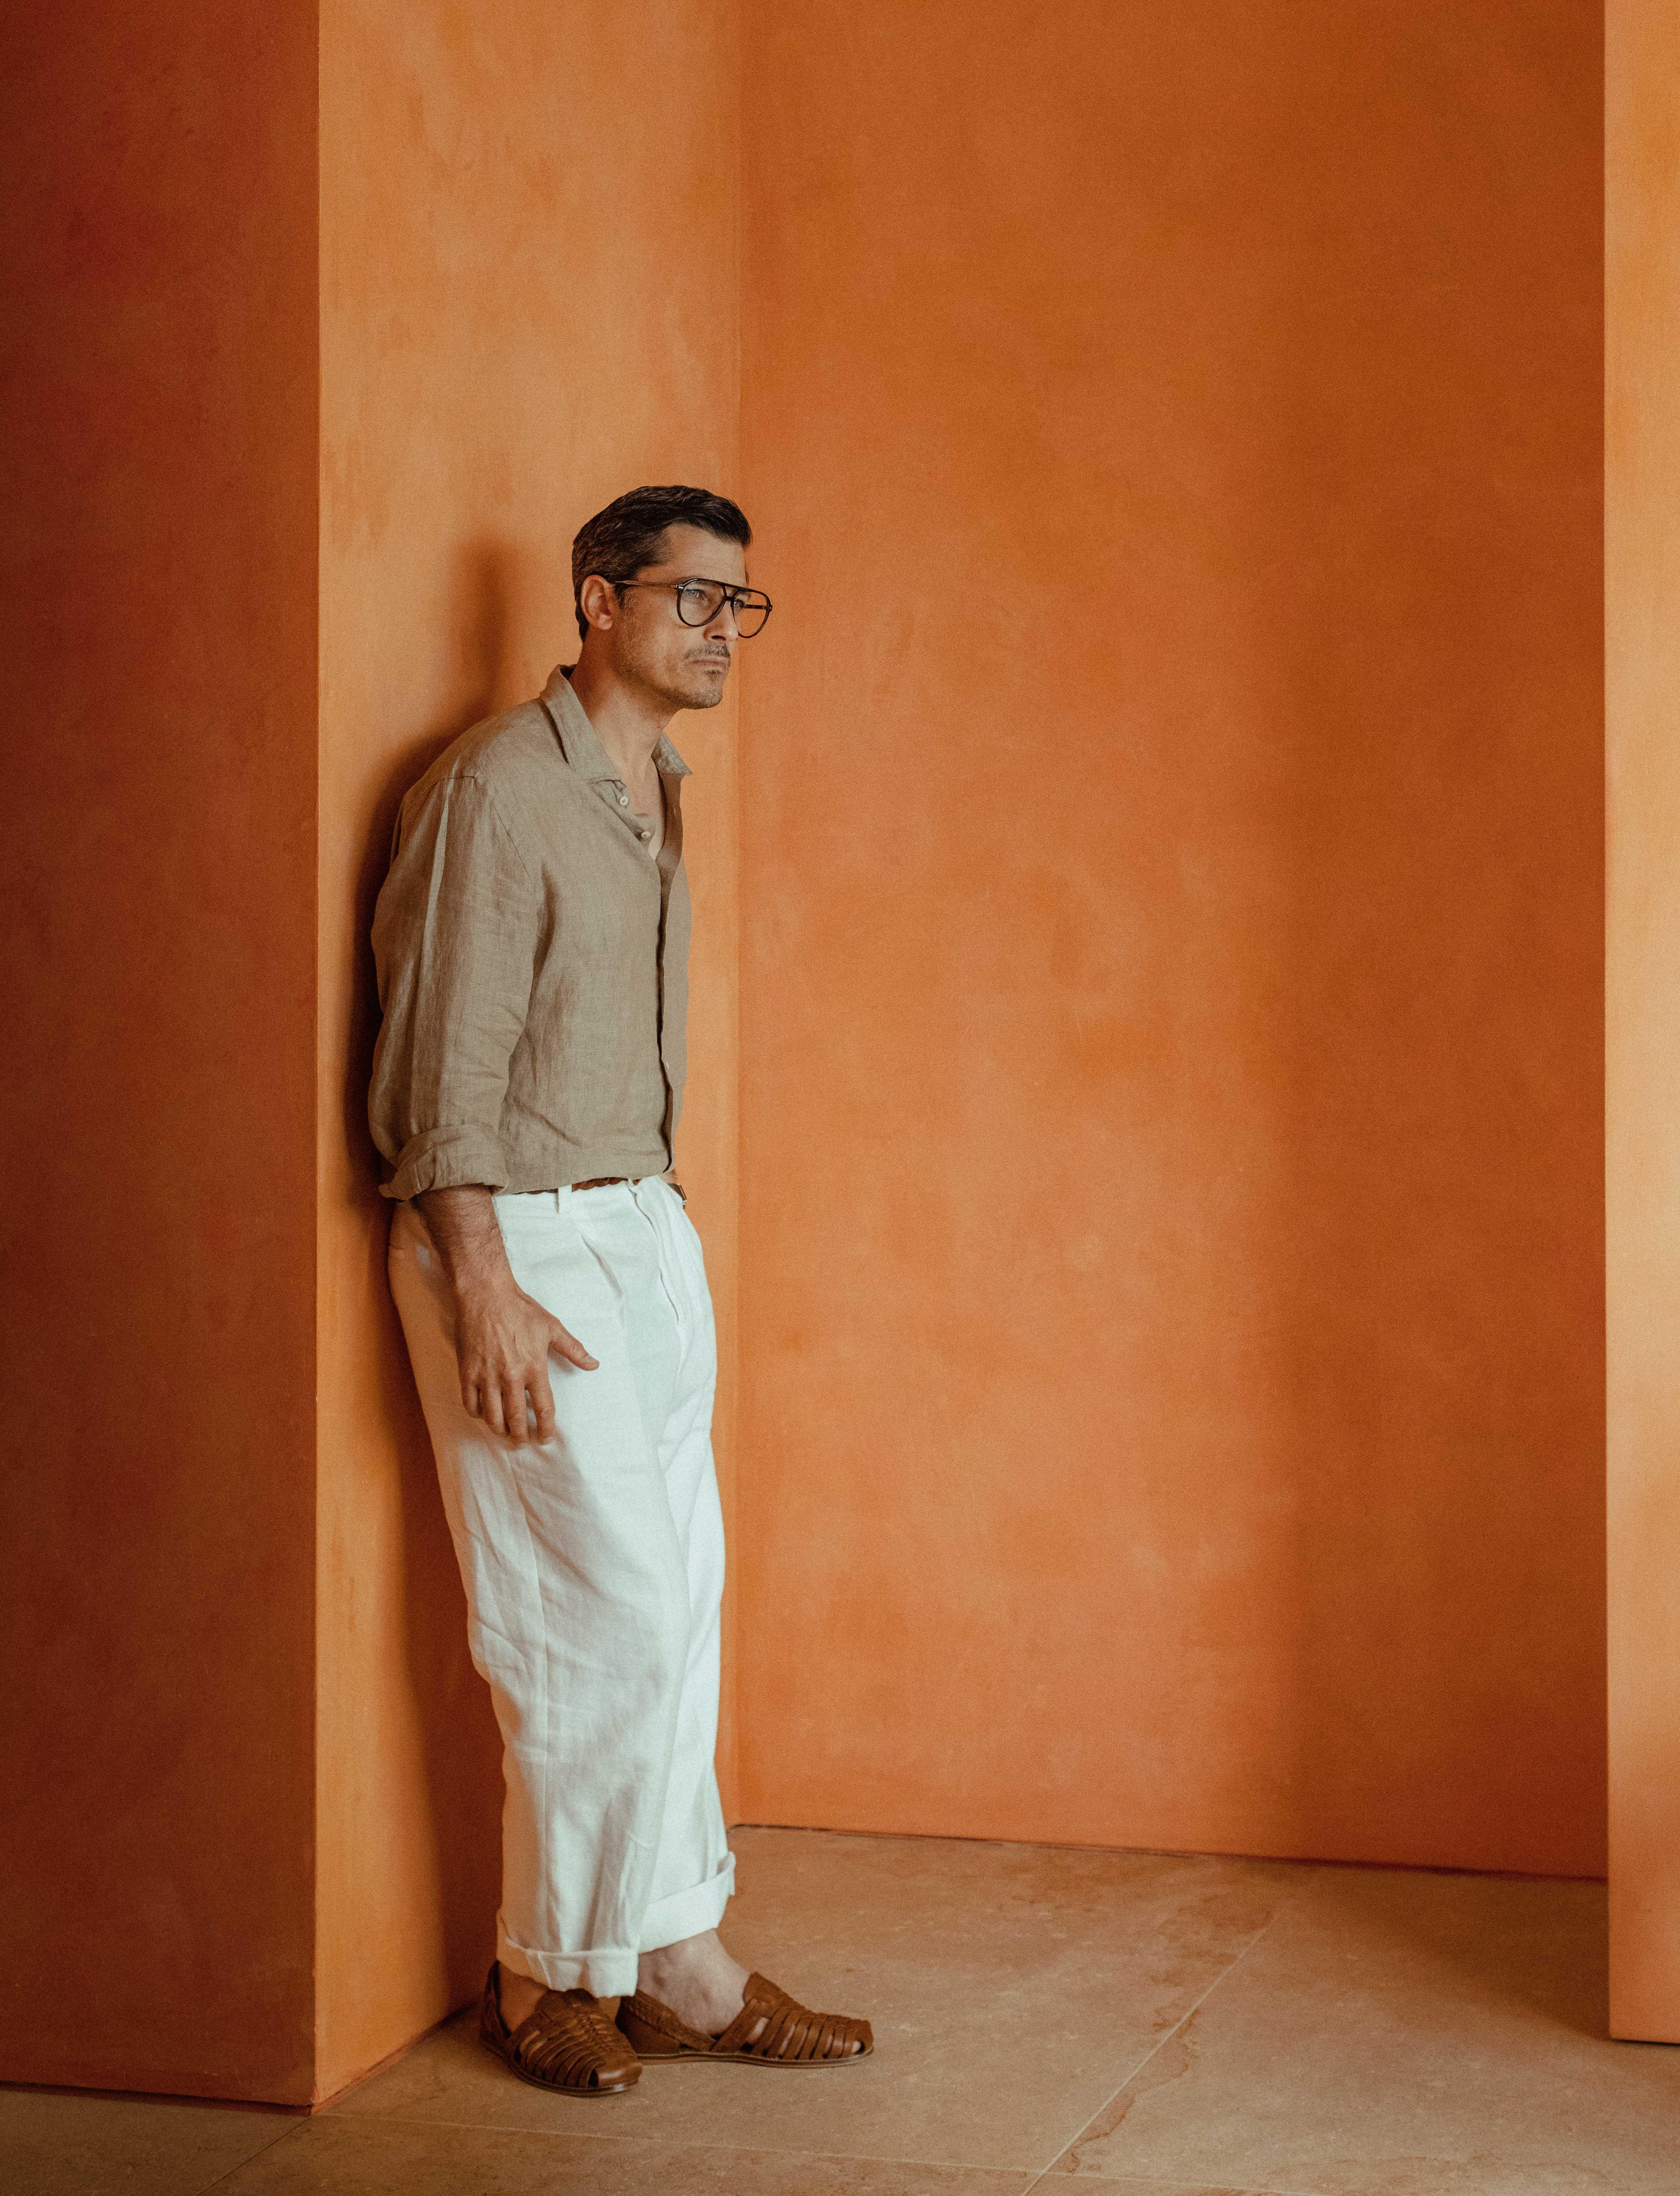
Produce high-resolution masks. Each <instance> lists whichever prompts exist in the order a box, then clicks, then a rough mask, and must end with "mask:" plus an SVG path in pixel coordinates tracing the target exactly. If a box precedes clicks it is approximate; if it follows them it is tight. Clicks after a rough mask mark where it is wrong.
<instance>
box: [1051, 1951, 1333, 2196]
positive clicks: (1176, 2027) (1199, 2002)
mask: <svg viewBox="0 0 1680 2196" xmlns="http://www.w3.org/2000/svg"><path fill="white" fill-rule="evenodd" d="M1277 1919H1278V1916H1277V1915H1275V1914H1273V1915H1271V1916H1268V1917H1267V1920H1266V1921H1264V1922H1263V1923H1262V1924H1261V1927H1259V1928H1258V1929H1256V1931H1255V1933H1254V1934H1253V1936H1252V1937H1250V1939H1249V1940H1248V1942H1247V1944H1246V1945H1244V1947H1243V1949H1242V1950H1241V1951H1240V1952H1238V1955H1237V1956H1236V1958H1235V1959H1233V1960H1231V1961H1228V1962H1227V1963H1226V1965H1225V1966H1224V1967H1222V1968H1221V1969H1220V1971H1219V1973H1218V1974H1216V1975H1215V1977H1214V1979H1213V1980H1212V1981H1211V1982H1210V1983H1209V1985H1208V1986H1207V1988H1206V1989H1205V1990H1204V1991H1203V1992H1202V1993H1201V1995H1200V1997H1198V1998H1197V1999H1196V2001H1195V2002H1194V2003H1193V2004H1192V2005H1187V2006H1186V2008H1185V2009H1184V2011H1183V2013H1182V2014H1181V2015H1180V2017H1179V2019H1178V2020H1175V2022H1174V2024H1173V2026H1171V2027H1170V2028H1169V2030H1168V2031H1167V2032H1166V2034H1165V2035H1164V2036H1163V2037H1160V2038H1159V2040H1158V2042H1157V2043H1153V2044H1152V2045H1151V2047H1150V2049H1148V2050H1147V2051H1146V2052H1145V2053H1144V2054H1143V2056H1142V2058H1141V2059H1140V2060H1138V2063H1137V2065H1136V2066H1134V2067H1133V2068H1132V2070H1131V2072H1130V2073H1129V2074H1128V2075H1127V2077H1126V2078H1125V2080H1124V2081H1123V2082H1117V2083H1116V2084H1115V2086H1114V2087H1113V2089H1111V2090H1110V2091H1109V2093H1108V2095H1106V2097H1105V2098H1104V2099H1103V2101H1102V2102H1101V2103H1100V2105H1099V2106H1097V2108H1096V2110H1095V2111H1094V2112H1088V2113H1087V2114H1086V2115H1085V2118H1083V2119H1082V2120H1081V2122H1080V2123H1079V2125H1078V2126H1077V2128H1076V2129H1075V2130H1074V2131H1073V2133H1072V2134H1071V2135H1069V2136H1068V2137H1067V2138H1066V2140H1065V2141H1064V2142H1063V2143H1062V2145H1061V2147H1060V2149H1059V2150H1058V2151H1056V2152H1055V2153H1054V2155H1053V2156H1052V2157H1050V2158H1047V2159H1046V2160H1045V2162H1044V2164H1043V2165H1042V2167H1041V2168H1040V2169H1039V2170H1040V2173H1041V2176H1042V2175H1043V2174H1047V2173H1048V2172H1050V2171H1051V2170H1052V2169H1053V2168H1054V2165H1055V2163H1056V2159H1057V2158H1060V2157H1062V2156H1064V2155H1065V2153H1066V2152H1068V2151H1069V2150H1071V2148H1072V2147H1073V2146H1074V2145H1075V2143H1077V2141H1078V2140H1079V2138H1080V2136H1081V2135H1082V2134H1083V2132H1084V2130H1086V2129H1087V2128H1088V2127H1089V2126H1090V2124H1091V2123H1092V2122H1093V2121H1094V2120H1098V2119H1100V2118H1102V2115H1103V2114H1104V2113H1105V2112H1106V2111H1107V2110H1108V2108H1109V2106H1111V2104H1112V2103H1113V2102H1114V2100H1115V2099H1116V2098H1117V2096H1118V2095H1120V2092H1121V2091H1122V2090H1123V2089H1129V2087H1130V2085H1131V2084H1132V2083H1134V2082H1135V2081H1136V2079H1137V2078H1138V2076H1139V2075H1140V2074H1141V2073H1142V2072H1143V2070H1144V2068H1145V2067H1146V2066H1148V2064H1149V2062H1150V2060H1152V2059H1153V2058H1154V2057H1155V2056H1156V2054H1157V2053H1158V2052H1161V2051H1164V2050H1165V2049H1166V2048H1167V2046H1168V2044H1169V2043H1171V2042H1172V2040H1173V2038H1174V2037H1175V2036H1176V2035H1177V2034H1178V2033H1179V2031H1180V2030H1181V2029H1183V2028H1186V2027H1188V2026H1189V2025H1190V2023H1191V2022H1192V2020H1194V2019H1195V2018H1196V2016H1197V2014H1198V2013H1199V2012H1200V2011H1201V2010H1202V2008H1203V2007H1204V2005H1205V2004H1206V2003H1207V2002H1208V2000H1209V1998H1210V1997H1212V1996H1213V1994H1214V1992H1215V1991H1216V1990H1217V1989H1218V1988H1219V1986H1220V1985H1221V1983H1222V1982H1224V1981H1225V1980H1226V1979H1227V1977H1228V1976H1231V1975H1233V1974H1236V1972H1237V1970H1238V1968H1240V1967H1241V1966H1242V1964H1243V1962H1244V1960H1245V1959H1247V1957H1248V1956H1249V1954H1250V1952H1251V1951H1253V1950H1254V1948H1255V1946H1256V1945H1257V1944H1259V1942H1260V1940H1261V1938H1262V1937H1264V1936H1266V1935H1267V1933H1269V1932H1270V1930H1271V1928H1272V1927H1273V1923H1274V1922H1275V1921H1277ZM1069 2177H1070V2178H1075V2177H1077V2176H1069ZM1168 2186H1169V2187H1170V2186H1171V2183H1170V2182H1169V2183H1168ZM1269 2196H1292V2192H1291V2191H1290V2190H1288V2189H1274V2190H1272V2191H1271V2192H1269Z"/></svg>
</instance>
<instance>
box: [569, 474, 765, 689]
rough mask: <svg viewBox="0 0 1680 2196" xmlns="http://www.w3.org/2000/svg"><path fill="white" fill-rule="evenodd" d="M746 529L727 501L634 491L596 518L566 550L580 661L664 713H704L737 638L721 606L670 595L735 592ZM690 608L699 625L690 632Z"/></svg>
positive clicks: (727, 606) (743, 572)
mask: <svg viewBox="0 0 1680 2196" xmlns="http://www.w3.org/2000/svg"><path fill="white" fill-rule="evenodd" d="M752 539H753V529H752V528H751V527H750V526H749V525H748V523H747V520H746V518H745V517H744V515H743V514H742V511H741V510H740V509H739V507H738V506H736V505H735V504H733V503H731V502H730V500H729V499H728V497H727V496H722V495H713V494H710V493H708V491H707V490H706V489H705V488H632V489H631V490H630V492H629V494H627V495H621V496H620V497H619V498H618V499H617V500H616V501H615V502H613V503H609V505H608V506H607V507H606V509H605V510H604V511H597V512H596V514H595V516H594V517H593V518H592V519H590V520H589V521H588V523H586V525H585V526H583V527H581V528H580V529H579V532H578V535H577V539H576V540H574V542H573V544H572V592H573V596H574V600H575V603H576V606H577V621H578V632H579V633H580V635H581V636H582V639H583V645H584V651H585V654H586V656H587V655H589V654H591V653H592V651H599V652H600V653H602V654H603V656H605V657H606V658H607V659H608V660H609V662H610V665H611V668H612V671H613V673H615V676H617V677H618V678H620V679H625V680H627V681H628V682H630V683H631V684H632V685H639V686H643V687H645V688H647V689H648V690H649V691H650V692H652V693H655V694H657V695H658V696H661V698H662V699H663V700H664V701H666V702H669V703H670V705H671V706H672V708H678V709H709V708H712V706H713V703H715V702H720V701H721V700H722V699H723V692H724V682H725V679H727V678H728V676H729V667H730V661H731V659H732V658H733V656H734V654H735V644H736V640H737V639H739V637H740V630H741V618H740V615H739V614H738V613H737V612H736V609H735V607H734V606H733V604H731V603H730V602H729V601H727V600H726V601H724V602H721V603H719V604H718V606H717V608H716V610H715V613H714V614H713V615H710V616H706V615H705V610H706V606H707V605H706V600H705V598H703V597H700V596H697V595H696V593H695V592H693V591H690V592H688V593H685V594H679V593H678V583H679V582H681V581H696V580H697V581H721V582H723V583H724V584H725V585H726V586H728V587H734V588H739V587H744V586H745V585H746V581H747V555H746V552H747V548H748V544H749V543H750V542H751V540H752ZM696 607H698V609H699V611H700V614H701V620H702V621H701V622H699V623H691V622H689V620H690V619H691V618H692V617H693V616H694V615H695V613H696Z"/></svg>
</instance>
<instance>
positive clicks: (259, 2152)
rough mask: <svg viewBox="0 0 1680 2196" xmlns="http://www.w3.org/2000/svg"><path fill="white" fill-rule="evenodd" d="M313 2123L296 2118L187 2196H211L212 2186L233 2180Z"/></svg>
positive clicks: (220, 2185)
mask: <svg viewBox="0 0 1680 2196" xmlns="http://www.w3.org/2000/svg"><path fill="white" fill-rule="evenodd" d="M312 2124H313V2123H312V2121H310V2120H309V2119H294V2120H293V2121H292V2124H291V2126H290V2127H286V2128H282V2129H281V2130H280V2133H279V2134H278V2135H273V2136H271V2137H270V2138H269V2140H268V2141H267V2142H265V2143H263V2144H261V2145H259V2147H257V2149H255V2150H253V2151H248V2152H247V2153H246V2154H245V2157H243V2158H240V2159H239V2160H238V2161H237V2163H236V2164H233V2165H230V2166H229V2167H228V2170H227V2171H226V2172H225V2173H218V2174H217V2175H216V2178H215V2179H214V2180H213V2181H202V2182H199V2183H198V2184H197V2185H196V2186H195V2187H193V2188H192V2189H190V2190H188V2192H186V2196H210V2192H211V2189H212V2188H220V2187H222V2184H223V2183H224V2182H228V2181H231V2180H232V2179H233V2177H234V2175H235V2174H236V2173H243V2172H244V2171H245V2168H246V2166H247V2165H251V2164H255V2163H256V2161H257V2159H258V2158H266V2157H267V2156H268V2153H269V2152H270V2151H271V2150H272V2149H273V2148H274V2146H275V2144H276V2143H281V2142H287V2141H290V2140H291V2138H292V2136H293V2135H302V2134H303V2130H305V2129H306V2128H308V2127H309V2126H310V2125H312Z"/></svg>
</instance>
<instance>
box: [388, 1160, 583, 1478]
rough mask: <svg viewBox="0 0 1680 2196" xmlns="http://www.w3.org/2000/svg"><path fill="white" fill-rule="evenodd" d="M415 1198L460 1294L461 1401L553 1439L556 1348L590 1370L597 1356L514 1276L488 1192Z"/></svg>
mask: <svg viewBox="0 0 1680 2196" xmlns="http://www.w3.org/2000/svg"><path fill="white" fill-rule="evenodd" d="M415 1202H416V1203H417V1204H418V1205H419V1207H420V1210H421V1211H422V1212H423V1213H424V1216H425V1222H426V1228H427V1232H428V1233H429V1234H430V1237H431V1240H432V1241H433V1243H434V1244H435V1245H436V1249H437V1254H438V1256H439V1257H441V1258H442V1261H443V1264H444V1269H445V1271H446V1272H447V1274H448V1276H449V1280H450V1285H451V1286H452V1287H453V1290H454V1292H455V1361H456V1364H457V1365H458V1367H459V1370H460V1375H461V1401H462V1402H463V1403H465V1406H466V1407H467V1409H468V1410H469V1411H470V1412H471V1413H472V1415H473V1416H474V1418H476V1419H483V1421H484V1423H485V1425H488V1427H490V1428H491V1429H492V1430H493V1431H494V1432H496V1433H499V1434H506V1435H508V1436H510V1437H511V1439H512V1440H514V1441H518V1442H522V1441H527V1440H528V1439H530V1438H531V1436H533V1435H534V1436H535V1437H536V1439H537V1440H538V1441H547V1440H548V1439H550V1437H551V1436H552V1434H553V1432H554V1392H553V1390H552V1389H551V1387H550V1385H549V1381H548V1360H549V1354H550V1352H551V1351H552V1350H558V1352H559V1353H560V1355H561V1356H563V1358H565V1359H566V1360H567V1361H568V1362H569V1363H570V1364H573V1365H575V1366H576V1367H578V1368H579V1370H580V1372H594V1371H595V1370H596V1367H597V1361H596V1359H594V1358H593V1357H592V1356H591V1355H590V1354H589V1352H588V1351H587V1350H586V1349H585V1348H584V1346H583V1344H581V1343H580V1341H579V1340H578V1338H577V1337H576V1336H575V1335H574V1334H570V1333H569V1332H567V1330H566V1329H565V1328H564V1327H563V1326H562V1325H561V1324H560V1322H559V1320H557V1319H556V1318H554V1317H553V1315H551V1313H549V1312H546V1311H545V1310H544V1309H543V1308H542V1306H541V1305H540V1303H538V1302H537V1301H536V1299H535V1297H528V1296H527V1295H526V1293H525V1292H524V1290H523V1289H522V1288H521V1287H520V1286H519V1284H518V1282H517V1281H516V1280H514V1278H513V1272H512V1268H511V1267H510V1266H509V1264H508V1263H507V1251H506V1249H505V1246H504V1245H503V1242H502V1231H501V1229H500V1228H499V1227H498V1226H497V1225H496V1208H495V1206H494V1205H493V1204H492V1203H491V1201H490V1192H489V1191H488V1189H486V1188H483V1187H482V1186H481V1185H478V1184H474V1185H473V1186H471V1188H458V1189H430V1190H427V1191H426V1193H424V1196H422V1197H419V1198H417V1199H415Z"/></svg>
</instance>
